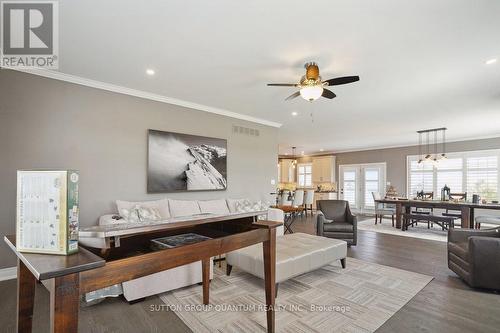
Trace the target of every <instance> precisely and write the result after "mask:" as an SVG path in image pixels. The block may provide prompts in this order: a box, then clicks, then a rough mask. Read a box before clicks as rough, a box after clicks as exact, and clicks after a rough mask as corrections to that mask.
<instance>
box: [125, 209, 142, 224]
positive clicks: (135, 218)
mask: <svg viewBox="0 0 500 333" xmlns="http://www.w3.org/2000/svg"><path fill="white" fill-rule="evenodd" d="M120 216H121V217H123V218H124V219H125V220H126V221H127V222H129V223H138V222H139V221H140V220H139V214H138V213H137V209H135V208H131V209H127V208H122V209H120Z"/></svg>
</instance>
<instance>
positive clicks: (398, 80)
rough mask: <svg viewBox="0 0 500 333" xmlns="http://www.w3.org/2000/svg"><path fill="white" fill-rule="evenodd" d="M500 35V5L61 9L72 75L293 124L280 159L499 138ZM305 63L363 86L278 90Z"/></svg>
mask: <svg viewBox="0 0 500 333" xmlns="http://www.w3.org/2000/svg"><path fill="white" fill-rule="evenodd" d="M499 31H500V1H497V0H491V1H487V0H481V1H470V0H440V1H435V0H419V1H414V0H393V1H392V0H377V1H373V0H350V1H332V0H324V1H290V0H287V1H285V0H279V1H277V0H273V1H261V0H259V1H244V2H242V1H234V0H232V1H231V0H224V1H220V0H219V1H218V0H212V1H206V0H204V1H181V0H175V1H172V0H170V1H147V2H142V1H137V0H134V1H129V0H126V1H124V0H107V1H101V0H92V1H90V0H78V1H76V0H61V1H60V71H61V72H63V73H66V74H72V75H76V76H80V77H84V78H88V79H92V80H97V81H102V82H106V83H111V84H115V85H119V86H124V87H128V88H133V89H138V90H142V91H147V92H150V93H155V94H159V95H163V96H168V97H172V98H176V99H181V100H185V101H190V102H193V103H198V104H202V105H206V106H209V107H215V108H220V109H224V110H229V111H232V112H236V113H239V114H243V115H247V116H252V117H256V118H261V119H265V120H270V121H274V122H278V123H282V124H283V126H282V127H281V128H280V130H279V132H280V135H279V137H280V147H281V149H280V152H281V153H284V152H285V151H287V149H286V147H290V146H293V145H295V146H298V147H299V149H298V151H302V150H304V151H305V152H306V154H307V153H314V152H318V151H319V149H320V148H323V149H325V150H326V151H344V150H356V149H365V148H369V147H381V146H396V145H403V144H412V143H415V142H416V140H417V134H416V133H415V131H416V130H419V129H425V128H432V127H441V126H446V127H448V129H449V131H448V138H449V139H450V140H457V139H462V138H473V137H474V138H475V137H490V136H495V135H498V136H500V126H499V125H500V43H499V34H498V33H499ZM495 57H498V58H499V62H498V63H496V64H492V65H486V64H485V61H486V60H488V59H490V58H495ZM306 61H316V62H318V63H319V65H320V70H321V75H322V77H323V79H329V78H333V77H336V76H344V75H359V76H360V78H361V80H360V81H359V82H357V83H353V84H349V85H345V86H338V87H332V90H333V91H334V92H335V93H336V94H337V98H335V99H333V100H326V99H322V100H318V101H316V102H314V103H308V102H306V101H304V100H302V99H300V98H297V99H295V100H293V101H290V102H285V101H284V98H285V97H287V96H288V95H290V94H291V93H293V92H294V89H293V88H280V87H267V86H266V83H268V82H296V81H298V80H299V78H300V76H301V75H303V72H304V69H303V64H304V62H306ZM146 68H152V69H154V70H155V71H156V75H155V76H153V77H149V76H147V75H146V74H145V70H146ZM293 111H296V112H298V116H296V117H293V116H292V115H291V113H292V112H293ZM311 113H313V121H311V117H310V114H311Z"/></svg>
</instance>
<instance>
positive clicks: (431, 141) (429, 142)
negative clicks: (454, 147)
mask: <svg viewBox="0 0 500 333" xmlns="http://www.w3.org/2000/svg"><path fill="white" fill-rule="evenodd" d="M446 130H447V129H446V127H441V128H433V129H427V130H420V131H417V133H418V155H419V160H418V163H419V164H420V163H423V162H431V163H432V164H434V165H437V164H438V163H439V161H440V160H443V159H446V158H447V157H446ZM439 132H440V133H441V153H439V152H438V148H439V146H440V145H439V140H438V134H439ZM423 134H425V138H424V140H422V135H423ZM431 134H433V137H431ZM424 145H425V147H424ZM431 146H432V147H431ZM424 154H425V156H424Z"/></svg>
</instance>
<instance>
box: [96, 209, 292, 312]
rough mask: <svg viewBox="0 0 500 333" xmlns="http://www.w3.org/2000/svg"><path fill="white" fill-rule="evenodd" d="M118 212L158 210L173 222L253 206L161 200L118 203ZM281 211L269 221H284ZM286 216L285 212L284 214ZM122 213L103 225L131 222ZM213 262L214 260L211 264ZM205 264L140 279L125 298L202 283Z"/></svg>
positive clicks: (102, 221)
mask: <svg viewBox="0 0 500 333" xmlns="http://www.w3.org/2000/svg"><path fill="white" fill-rule="evenodd" d="M116 205H117V211H118V212H119V213H120V212H122V211H123V210H124V209H126V210H130V209H134V208H135V207H138V206H140V207H147V208H154V209H155V211H156V212H157V213H158V214H159V215H160V216H161V219H165V220H167V219H170V218H176V217H183V216H191V215H196V214H204V213H213V214H223V215H225V214H234V213H238V212H242V211H241V209H251V208H252V205H251V204H249V201H248V200H246V199H218V200H203V201H201V200H199V201H198V200H173V199H161V200H154V201H144V202H131V201H121V200H117V201H116ZM280 212H281V211H280V210H276V209H269V211H268V216H269V217H268V218H274V220H276V218H281V220H278V221H283V217H282V214H281V215H280ZM281 213H282V212H281ZM117 215H118V214H107V215H103V216H101V217H100V218H99V225H108V224H118V223H129V222H130V221H128V220H127V219H125V218H120V219H117ZM212 263H213V259H211V264H212ZM210 267H211V269H210V279H212V278H213V270H212V267H213V265H210ZM201 277H202V273H201V262H195V263H191V264H188V265H184V266H180V267H176V268H173V269H169V270H166V271H163V272H159V273H155V274H151V275H148V276H144V277H141V278H138V279H134V280H131V281H127V282H124V283H122V288H123V295H124V297H125V299H127V301H129V302H133V301H136V300H138V299H141V298H144V297H147V296H151V295H155V294H159V293H163V292H166V291H169V290H174V289H177V288H182V287H186V286H190V285H193V284H196V283H200V282H202V279H201Z"/></svg>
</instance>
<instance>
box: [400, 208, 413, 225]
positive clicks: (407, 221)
mask: <svg viewBox="0 0 500 333" xmlns="http://www.w3.org/2000/svg"><path fill="white" fill-rule="evenodd" d="M404 208H405V214H406V215H405V216H408V215H409V214H410V213H411V206H408V205H405V206H404ZM409 222H410V221H409V219H408V218H407V217H403V223H402V224H401V230H403V231H405V230H408V223H409Z"/></svg>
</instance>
